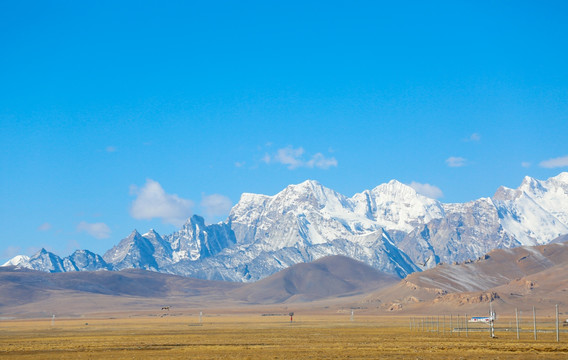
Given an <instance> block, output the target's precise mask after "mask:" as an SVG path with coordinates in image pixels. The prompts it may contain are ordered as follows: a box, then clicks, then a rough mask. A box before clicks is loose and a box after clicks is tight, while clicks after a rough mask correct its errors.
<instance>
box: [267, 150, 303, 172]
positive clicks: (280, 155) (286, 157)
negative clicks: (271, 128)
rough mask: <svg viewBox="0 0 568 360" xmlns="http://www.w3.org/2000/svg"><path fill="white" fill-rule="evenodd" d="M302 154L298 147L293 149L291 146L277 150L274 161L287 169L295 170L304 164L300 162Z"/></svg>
mask: <svg viewBox="0 0 568 360" xmlns="http://www.w3.org/2000/svg"><path fill="white" fill-rule="evenodd" d="M303 154H304V149H303V148H302V147H299V148H297V149H294V148H293V147H291V146H288V147H285V148H282V149H278V151H277V152H276V155H275V156H274V161H275V162H278V163H280V164H283V165H287V166H288V169H290V170H292V169H296V168H299V167H301V166H302V165H303V164H304V162H303V161H302V159H301V158H302V155H303Z"/></svg>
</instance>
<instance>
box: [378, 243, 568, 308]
mask: <svg viewBox="0 0 568 360" xmlns="http://www.w3.org/2000/svg"><path fill="white" fill-rule="evenodd" d="M566 264H568V243H552V244H548V245H541V246H523V247H517V248H514V249H500V250H494V251H491V252H490V253H488V254H487V255H485V256H483V257H482V258H480V259H478V260H476V261H468V262H466V263H462V264H456V265H447V264H446V265H438V266H437V267H435V268H433V269H429V270H426V271H423V272H420V273H413V274H411V275H409V276H408V277H407V278H406V279H403V280H401V281H400V282H399V283H398V284H396V285H394V286H391V287H389V288H386V289H382V290H379V291H377V292H375V293H373V294H370V295H369V296H368V297H367V301H369V302H375V301H381V302H383V303H399V304H413V303H417V302H421V301H433V300H436V299H443V298H444V297H450V298H457V297H452V296H450V294H464V293H473V294H474V296H480V295H479V294H480V293H483V294H492V295H489V296H490V297H495V296H501V295H499V294H496V293H495V292H496V291H499V292H501V291H505V293H501V294H502V295H506V294H507V293H506V292H507V291H508V292H509V293H510V292H513V290H511V289H512V288H518V286H519V284H523V286H525V285H526V279H529V278H535V277H536V278H539V277H542V278H548V279H552V278H555V279H556V280H558V279H561V278H563V277H566V278H568V273H566V270H568V268H567V267H566V266H565V265H566ZM554 269H555V270H556V271H559V273H554V272H553V271H555V270H554ZM552 275H554V276H552ZM523 279H525V280H523ZM556 280H552V281H549V282H550V283H552V282H553V281H556ZM561 284H562V282H561V281H559V282H558V285H561ZM507 289H508V290H507ZM558 290H561V289H558ZM566 290H568V289H565V291H566ZM460 296H463V295H460ZM488 300H489V297H488V298H487V301H488Z"/></svg>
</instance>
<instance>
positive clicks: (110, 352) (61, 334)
mask: <svg viewBox="0 0 568 360" xmlns="http://www.w3.org/2000/svg"><path fill="white" fill-rule="evenodd" d="M497 336H498V338H497V339H491V338H489V336H488V333H487V332H470V333H469V334H468V337H467V338H466V337H465V334H463V333H462V334H460V336H458V335H457V334H452V335H451V336H450V335H449V332H448V333H446V334H445V336H442V335H441V334H440V335H439V334H437V333H436V332H435V331H432V332H429V333H427V332H416V331H410V329H409V319H408V317H379V316H357V317H356V318H355V321H353V322H351V321H350V319H349V316H348V315H347V316H346V315H345V314H341V315H329V316H324V315H311V316H310V315H302V314H297V315H296V316H295V317H294V322H293V323H290V321H289V318H288V317H285V316H260V314H256V315H243V314H240V315H212V314H208V315H207V316H204V317H203V322H202V323H199V318H198V316H196V315H193V316H184V315H182V314H180V315H179V316H165V317H157V316H148V315H147V314H146V315H139V316H135V317H134V316H133V317H130V318H115V319H113V318H107V319H102V318H98V319H95V318H93V319H86V318H81V319H56V320H55V322H54V323H53V325H52V322H51V319H41V320H37V319H36V320H2V321H0V358H1V359H12V358H17V359H32V358H33V359H145V358H153V359H233V358H236V359H240V358H242V359H329V358H350V359H360V358H390V359H525V358H526V359H566V358H568V334H562V338H561V341H560V343H557V342H556V336H555V334H553V333H548V334H542V335H539V339H538V341H534V340H533V335H532V334H531V333H523V334H522V338H521V340H520V341H519V340H516V335H515V334H513V333H499V332H498V333H497Z"/></svg>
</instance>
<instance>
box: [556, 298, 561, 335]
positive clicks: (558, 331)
mask: <svg viewBox="0 0 568 360" xmlns="http://www.w3.org/2000/svg"><path fill="white" fill-rule="evenodd" d="M558 327H559V325H558V304H556V342H560V334H559V333H560V329H559V328H558Z"/></svg>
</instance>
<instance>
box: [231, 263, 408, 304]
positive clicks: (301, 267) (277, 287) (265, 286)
mask: <svg viewBox="0 0 568 360" xmlns="http://www.w3.org/2000/svg"><path fill="white" fill-rule="evenodd" d="M398 280H399V279H398V278H397V277H395V276H394V275H390V274H386V273H384V272H382V271H379V270H376V269H374V268H372V267H370V266H369V265H366V264H364V263H362V262H360V261H357V260H354V259H351V258H348V257H346V256H340V255H336V256H328V257H325V258H322V259H319V260H317V261H314V262H311V263H305V264H296V265H293V266H291V267H289V268H287V269H285V270H282V271H280V272H278V273H276V274H274V275H272V276H269V277H267V278H265V279H262V280H259V281H257V282H255V283H252V284H248V285H245V286H243V287H241V288H238V289H236V290H234V291H232V292H231V296H234V297H236V298H237V299H242V300H245V301H246V302H248V303H280V302H292V301H313V300H317V299H322V298H327V297H332V296H346V295H354V294H358V293H359V294H360V293H363V292H366V291H371V290H376V289H380V288H383V287H385V286H388V285H391V284H394V283H396V282H397V281H398Z"/></svg>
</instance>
